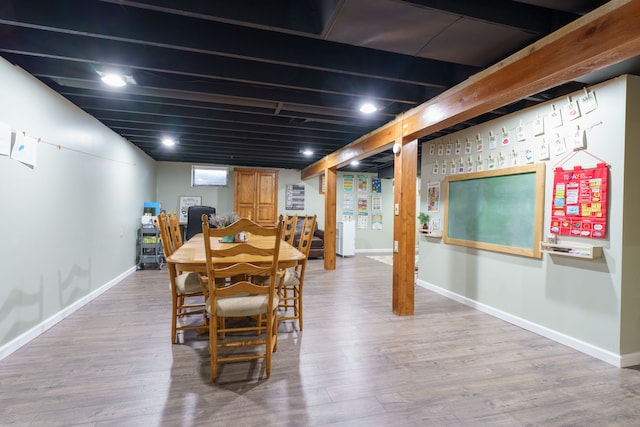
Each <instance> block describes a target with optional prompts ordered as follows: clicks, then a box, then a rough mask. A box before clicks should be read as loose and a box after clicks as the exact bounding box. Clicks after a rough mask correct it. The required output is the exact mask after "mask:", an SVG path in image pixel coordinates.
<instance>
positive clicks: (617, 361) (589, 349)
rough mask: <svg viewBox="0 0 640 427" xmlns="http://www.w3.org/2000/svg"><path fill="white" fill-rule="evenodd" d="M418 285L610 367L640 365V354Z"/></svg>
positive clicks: (443, 290)
mask: <svg viewBox="0 0 640 427" xmlns="http://www.w3.org/2000/svg"><path fill="white" fill-rule="evenodd" d="M416 285H418V286H421V287H423V288H425V289H429V290H430V291H433V292H435V293H437V294H440V295H442V296H445V297H447V298H449V299H452V300H454V301H457V302H459V303H461V304H464V305H466V306H469V307H472V308H475V309H476V310H479V311H482V312H483V313H487V314H490V315H491V316H494V317H497V318H498V319H502V320H504V321H505V322H509V323H511V324H514V325H516V326H519V327H521V328H523V329H526V330H528V331H531V332H533V333H536V334H538V335H541V336H543V337H545V338H549V339H550V340H553V341H555V342H558V343H560V344H563V345H566V346H567V347H571V348H573V349H575V350H578V351H580V352H582V353H585V354H588V355H589V356H592V357H595V358H596V359H600V360H602V361H603V362H606V363H609V364H610V365H613V366H616V367H618V368H625V367H628V366H635V365H639V364H640V353H632V354H627V355H624V356H620V355H618V354H615V353H612V352H610V351H608V350H604V349H602V348H599V347H596V346H594V345H592V344H589V343H586V342H584V341H581V340H579V339H576V338H573V337H570V336H568V335H565V334H563V333H560V332H558V331H554V330H553V329H549V328H547V327H545V326H541V325H538V324H536V323H533V322H530V321H528V320H525V319H522V318H520V317H518V316H514V315H512V314H509V313H505V312H504V311H502V310H498V309H496V308H494V307H491V306H488V305H486V304H482V303H480V302H478V301H475V300H472V299H470V298H467V297H465V296H462V295H460V294H456V293H455V292H451V291H449V290H446V289H443V288H440V287H438V286H435V285H433V284H431V283H428V282H425V281H424V280H420V279H418V280H416Z"/></svg>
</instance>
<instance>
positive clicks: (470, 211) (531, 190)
mask: <svg viewBox="0 0 640 427" xmlns="http://www.w3.org/2000/svg"><path fill="white" fill-rule="evenodd" d="M523 178H526V179H523ZM495 179H500V180H501V182H500V185H503V186H504V185H508V184H509V180H513V182H514V183H515V182H516V180H518V181H517V182H518V183H519V184H518V185H525V186H526V191H524V192H522V191H518V192H516V191H514V193H513V194H507V195H506V197H507V198H509V197H510V198H511V199H514V200H515V201H516V202H517V200H516V199H517V198H518V197H522V202H523V203H526V205H527V209H526V212H525V213H524V214H521V212H507V213H506V216H507V221H512V222H514V224H512V226H511V227H509V224H507V226H506V227H504V230H505V233H508V232H509V230H511V229H513V227H516V228H518V229H521V230H524V231H525V232H526V234H525V236H524V237H525V238H526V239H525V240H527V243H526V244H524V245H514V244H511V243H509V241H510V240H511V239H510V237H511V236H509V235H504V236H501V235H499V234H500V233H497V234H498V235H497V236H495V238H496V240H497V241H495V242H490V241H488V240H490V239H484V238H478V239H475V238H461V237H460V236H456V235H455V232H454V233H453V234H452V233H451V232H450V231H451V230H450V229H449V227H450V215H452V217H451V218H453V223H454V224H455V215H464V216H465V217H466V216H467V215H468V217H469V218H474V220H475V221H476V222H477V224H474V227H475V228H479V229H482V227H483V226H486V227H487V228H490V226H491V224H483V223H482V221H483V218H487V217H491V216H492V213H491V212H489V213H487V212H486V211H482V212H480V211H479V209H480V207H482V208H483V209H485V210H486V209H502V210H504V209H505V208H506V209H508V208H509V203H495V202H496V201H495V200H490V201H488V203H482V205H481V206H480V207H479V206H477V205H473V204H465V205H464V208H465V211H464V212H461V211H458V212H452V211H451V210H452V209H453V210H455V209H456V208H457V209H460V207H457V206H456V203H455V200H456V197H460V194H462V191H463V190H464V187H465V186H466V187H467V190H469V189H471V188H475V186H477V185H484V186H487V188H489V187H490V186H491V185H493V184H496V183H497V181H495ZM467 181H468V182H469V184H470V185H468V186H467V185H466V182H467ZM452 183H455V184H454V185H453V188H452ZM544 187H545V164H544V163H538V164H532V165H525V166H514V167H509V168H504V169H494V170H490V171H484V172H474V173H468V174H461V175H450V176H447V177H446V178H445V181H444V242H445V243H448V244H454V245H461V246H466V247H470V248H477V249H485V250H490V251H494V252H504V253H509V254H514V255H521V256H528V257H531V258H542V253H541V252H540V243H539V242H540V241H541V240H542V230H543V225H544V215H543V214H544ZM452 191H453V192H460V193H459V194H455V193H454V194H452V193H451V192H452ZM478 196H479V197H481V195H478ZM531 196H533V197H534V200H533V202H531V200H530V197H531ZM450 197H451V200H452V202H451V206H452V207H451V209H450ZM511 199H509V200H511ZM483 202H484V201H483ZM487 206H489V207H487ZM474 209H475V210H477V211H475V210H474ZM501 214H502V215H503V216H504V214H505V212H501ZM478 221H479V222H478ZM493 227H495V225H493ZM529 232H530V233H531V234H529ZM469 234H471V233H469ZM472 237H473V236H472ZM493 237H494V236H493V235H492V238H493ZM484 240H487V241H484Z"/></svg>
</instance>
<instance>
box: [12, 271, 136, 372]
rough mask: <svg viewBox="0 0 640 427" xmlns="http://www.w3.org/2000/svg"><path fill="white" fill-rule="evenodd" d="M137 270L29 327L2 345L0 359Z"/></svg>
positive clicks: (128, 272) (121, 276)
mask: <svg viewBox="0 0 640 427" xmlns="http://www.w3.org/2000/svg"><path fill="white" fill-rule="evenodd" d="M135 271H136V267H135V266H133V267H131V268H130V269H128V270H126V271H125V272H124V273H122V274H120V275H119V276H117V277H115V278H114V279H112V280H110V281H109V282H107V283H105V284H104V285H102V286H100V288H98V289H96V290H95V291H93V292H91V293H90V294H88V295H85V296H84V297H82V298H80V299H79V300H78V301H76V302H74V303H73V304H71V305H69V306H68V307H65V308H63V309H62V310H60V311H59V312H57V313H56V314H54V315H53V316H51V317H49V318H48V319H45V320H43V321H42V322H41V323H39V324H38V325H36V326H34V327H33V328H31V329H29V330H28V331H26V332H25V333H23V334H22V335H19V336H17V337H16V338H14V339H13V340H11V341H9V342H8V343H6V344H5V345H3V346H2V347H0V360H2V359H4V358H5V357H7V356H8V355H10V354H11V353H13V352H15V351H16V350H18V349H19V348H20V347H22V346H23V345H25V344H27V343H28V342H29V341H31V340H33V339H34V338H37V337H38V336H39V335H40V334H42V333H44V332H45V331H46V330H47V329H49V328H51V327H52V326H54V325H55V324H56V323H58V322H60V321H61V320H63V319H64V318H65V317H67V316H69V315H71V314H72V313H73V312H75V311H77V310H78V309H80V308H81V307H83V306H84V305H86V304H88V303H89V302H91V301H92V300H94V299H96V298H97V297H99V296H100V295H102V294H103V293H105V292H106V291H108V290H109V289H111V288H112V287H114V286H115V285H117V284H118V283H120V282H121V281H122V280H123V279H124V278H125V277H127V276H128V275H130V274H132V273H134V272H135Z"/></svg>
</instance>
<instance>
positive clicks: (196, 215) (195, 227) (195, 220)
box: [185, 206, 216, 240]
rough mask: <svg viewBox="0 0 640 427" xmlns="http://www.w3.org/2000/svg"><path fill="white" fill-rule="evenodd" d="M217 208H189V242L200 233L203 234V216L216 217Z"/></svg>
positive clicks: (187, 236)
mask: <svg viewBox="0 0 640 427" xmlns="http://www.w3.org/2000/svg"><path fill="white" fill-rule="evenodd" d="M215 213H216V208H212V207H211V206H189V210H188V211H187V234H186V236H185V239H186V240H189V239H190V238H192V237H193V236H195V235H196V234H198V233H202V214H207V215H215Z"/></svg>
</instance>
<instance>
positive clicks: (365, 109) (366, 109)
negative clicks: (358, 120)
mask: <svg viewBox="0 0 640 427" xmlns="http://www.w3.org/2000/svg"><path fill="white" fill-rule="evenodd" d="M377 110H378V109H377V108H376V106H375V105H373V104H372V103H371V102H365V103H364V104H362V105H361V106H360V112H362V113H365V114H371V113H375V112H376V111H377Z"/></svg>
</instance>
